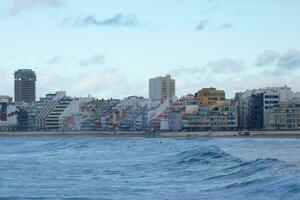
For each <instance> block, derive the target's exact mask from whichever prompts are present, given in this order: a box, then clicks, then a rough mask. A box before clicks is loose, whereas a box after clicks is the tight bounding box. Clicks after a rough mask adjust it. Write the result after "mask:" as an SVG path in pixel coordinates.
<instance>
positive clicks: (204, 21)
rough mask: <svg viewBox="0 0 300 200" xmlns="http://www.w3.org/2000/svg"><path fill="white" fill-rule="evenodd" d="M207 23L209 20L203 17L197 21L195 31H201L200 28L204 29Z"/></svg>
mask: <svg viewBox="0 0 300 200" xmlns="http://www.w3.org/2000/svg"><path fill="white" fill-rule="evenodd" d="M208 25H209V20H208V19H203V20H201V21H200V22H199V23H198V25H197V27H196V31H202V30H204V29H206V28H207V26H208Z"/></svg>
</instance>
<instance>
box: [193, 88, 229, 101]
mask: <svg viewBox="0 0 300 200" xmlns="http://www.w3.org/2000/svg"><path fill="white" fill-rule="evenodd" d="M224 100H225V91H224V90H217V89H216V88H213V87H210V88H203V89H201V90H199V91H198V92H197V93H196V94H195V102H196V104H197V105H198V106H202V105H215V104H216V103H217V102H218V101H224Z"/></svg>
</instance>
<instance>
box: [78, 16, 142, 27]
mask: <svg viewBox="0 0 300 200" xmlns="http://www.w3.org/2000/svg"><path fill="white" fill-rule="evenodd" d="M76 24H77V25H79V26H91V25H94V26H111V27H138V26H140V23H139V22H138V19H137V17H136V16H135V15H123V14H121V13H118V14H116V15H115V16H113V17H111V18H108V19H104V20H99V19H97V17H95V16H94V15H90V16H87V17H84V18H83V19H80V20H77V23H76Z"/></svg>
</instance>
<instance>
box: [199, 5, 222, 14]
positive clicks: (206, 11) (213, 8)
mask: <svg viewBox="0 0 300 200" xmlns="http://www.w3.org/2000/svg"><path fill="white" fill-rule="evenodd" d="M218 9H219V7H218V6H212V7H209V8H207V9H206V10H204V11H202V13H201V14H202V15H207V14H210V13H212V12H215V11H216V10H218Z"/></svg>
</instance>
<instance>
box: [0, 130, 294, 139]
mask: <svg viewBox="0 0 300 200" xmlns="http://www.w3.org/2000/svg"><path fill="white" fill-rule="evenodd" d="M4 136H99V137H161V138H171V137H265V138H297V139H300V130H293V131H265V130H262V131H198V132H151V133H148V132H143V131H140V132H134V131H118V132H113V131H67V132H40V131H36V132H33V131H32V132H0V137H4Z"/></svg>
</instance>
